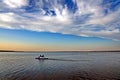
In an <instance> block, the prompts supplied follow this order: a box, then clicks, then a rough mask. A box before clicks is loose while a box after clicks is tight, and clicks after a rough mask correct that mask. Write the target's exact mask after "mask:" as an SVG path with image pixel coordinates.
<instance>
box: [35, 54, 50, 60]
mask: <svg viewBox="0 0 120 80" xmlns="http://www.w3.org/2000/svg"><path fill="white" fill-rule="evenodd" d="M35 59H38V60H46V59H48V58H45V57H44V55H40V56H39V57H37V58H35Z"/></svg>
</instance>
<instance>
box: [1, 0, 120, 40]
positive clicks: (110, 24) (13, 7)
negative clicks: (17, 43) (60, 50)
mask: <svg viewBox="0 0 120 80" xmlns="http://www.w3.org/2000/svg"><path fill="white" fill-rule="evenodd" d="M0 2H1V3H0V7H1V9H0V27H1V28H8V29H27V30H32V31H38V32H41V31H45V32H46V31H47V32H54V33H62V34H72V35H77V36H85V37H91V36H94V37H101V38H107V39H113V40H120V36H119V34H120V17H119V14H120V5H119V4H118V5H117V3H119V2H120V1H113V2H105V1H104V0H69V2H68V0H52V1H49V0H37V1H36V0H0ZM113 4H114V6H113ZM115 4H116V6H115ZM108 5H109V6H108Z"/></svg>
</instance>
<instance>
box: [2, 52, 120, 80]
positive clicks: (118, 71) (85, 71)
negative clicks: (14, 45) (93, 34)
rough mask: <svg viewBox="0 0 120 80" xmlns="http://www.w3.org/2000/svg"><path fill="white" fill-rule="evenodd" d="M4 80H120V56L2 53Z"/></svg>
mask: <svg viewBox="0 0 120 80" xmlns="http://www.w3.org/2000/svg"><path fill="white" fill-rule="evenodd" d="M40 54H44V55H45V57H48V58H52V59H53V60H37V59H35V58H36V57H38V56H39V55H40ZM0 80H120V52H48V53H42V52H41V53H23V52H0Z"/></svg>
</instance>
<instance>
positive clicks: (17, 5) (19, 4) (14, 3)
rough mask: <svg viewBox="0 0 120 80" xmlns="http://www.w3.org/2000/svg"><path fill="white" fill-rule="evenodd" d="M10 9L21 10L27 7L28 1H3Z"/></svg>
mask: <svg viewBox="0 0 120 80" xmlns="http://www.w3.org/2000/svg"><path fill="white" fill-rule="evenodd" d="M3 2H4V3H5V4H6V5H8V6H9V7H10V8H20V7H22V6H25V5H27V0H3Z"/></svg>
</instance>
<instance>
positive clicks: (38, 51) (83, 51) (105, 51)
mask: <svg viewBox="0 0 120 80" xmlns="http://www.w3.org/2000/svg"><path fill="white" fill-rule="evenodd" d="M0 52H36V53H37V52H120V50H111V51H107V50H106V51H15V50H0Z"/></svg>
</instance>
